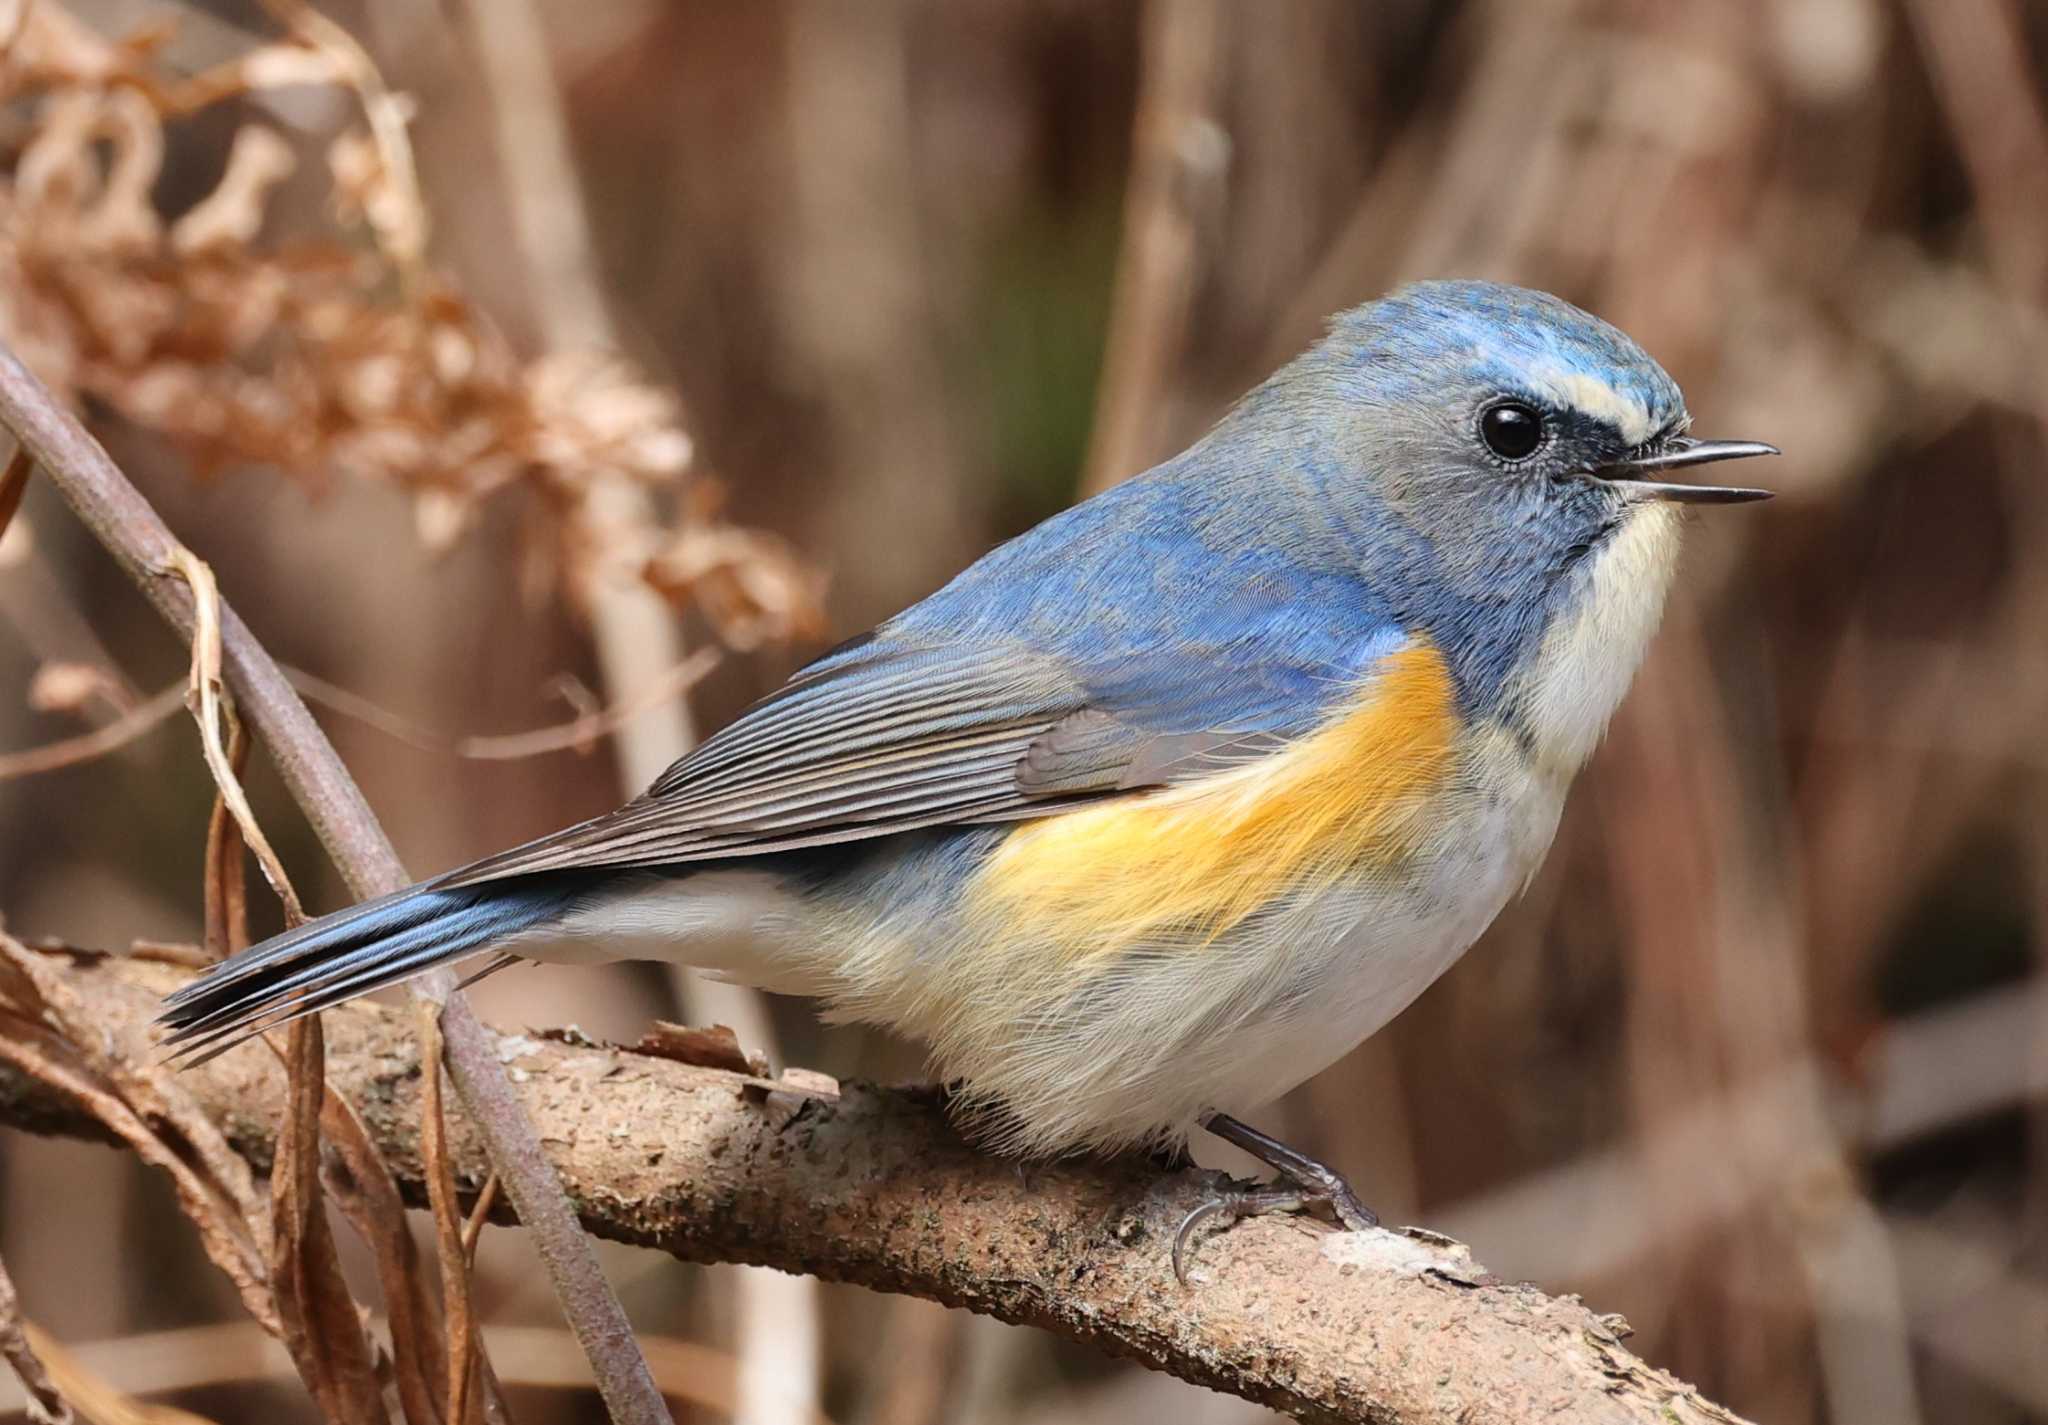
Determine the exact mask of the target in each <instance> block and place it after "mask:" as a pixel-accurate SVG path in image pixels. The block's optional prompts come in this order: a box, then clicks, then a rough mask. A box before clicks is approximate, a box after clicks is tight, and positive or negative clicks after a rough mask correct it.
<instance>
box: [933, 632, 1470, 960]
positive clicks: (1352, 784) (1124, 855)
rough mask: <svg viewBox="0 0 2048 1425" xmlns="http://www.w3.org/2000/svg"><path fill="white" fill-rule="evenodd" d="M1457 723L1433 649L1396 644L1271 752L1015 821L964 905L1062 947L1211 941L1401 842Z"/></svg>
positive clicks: (1416, 819) (1445, 763)
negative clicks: (1334, 709) (1343, 699)
mask: <svg viewBox="0 0 2048 1425" xmlns="http://www.w3.org/2000/svg"><path fill="white" fill-rule="evenodd" d="M1462 725H1463V724H1462V722H1461V720H1460V718H1459V715H1458V710H1457V700H1456V693H1455V690H1454V688H1453V686H1452V683H1451V676H1450V671H1449V669H1448V668H1446V667H1445V665H1444V660H1443V655H1442V654H1441V653H1439V652H1437V650H1436V649H1435V648H1434V647H1432V646H1431V645H1429V644H1427V643H1420V642H1418V643H1415V644H1411V645H1410V646H1408V647H1406V648H1403V649H1401V650H1399V651H1398V652H1395V653H1391V654H1388V655H1387V656H1386V657H1385V658H1383V659H1381V660H1380V662H1379V663H1378V665H1377V666H1376V667H1375V668H1374V670H1373V673H1372V676H1371V678H1370V679H1369V681H1368V682H1367V683H1366V684H1365V685H1364V687H1363V688H1362V689H1361V690H1360V693H1359V696H1358V698H1357V700H1356V701H1355V702H1354V703H1353V704H1352V705H1351V707H1350V708H1349V709H1348V710H1346V711H1344V712H1342V713H1339V714H1338V715H1336V716H1335V717H1333V718H1332V719H1331V720H1330V721H1329V722H1328V723H1326V724H1324V725H1323V726H1322V727H1321V728H1318V729H1317V730H1316V731H1315V732H1313V733H1310V734H1309V735H1308V736H1306V737H1304V738H1302V739H1301V740H1300V741H1298V742H1296V743H1294V744H1293V745H1292V746H1290V747H1289V748H1287V749H1286V750H1285V751H1283V752H1279V753H1275V754H1273V755H1271V756H1268V757H1263V758H1261V759H1259V760H1258V761H1256V762H1253V763H1249V764H1246V765H1244V766H1241V767H1233V768H1231V769H1230V770H1228V771H1225V772H1221V773H1218V774H1217V775H1215V776H1213V777H1207V778H1204V779H1203V780H1201V781H1198V782H1190V783H1188V784H1186V785H1185V786H1179V787H1174V788H1171V789H1169V790H1166V791H1162V792H1156V793H1153V794H1151V795H1148V796H1143V797H1134V798H1130V799H1127V800H1124V801H1118V802H1113V803H1109V804H1107V805H1103V806H1099V807H1091V808H1088V809H1086V810H1082V811H1074V812H1068V813H1065V814H1064V815H1060V816H1055V817H1049V818H1047V819H1046V820H1044V821H1037V822H1031V823H1028V824H1026V825H1024V826H1021V827H1019V828H1018V829H1017V830H1016V831H1014V832H1012V833H1011V834H1010V836H1009V837H1008V838H1007V839H1006V840H1005V841H1004V842H1003V844H1002V846H1001V847H1000V848H999V849H998V850H997V851H996V852H995V853H994V855H993V856H991V857H990V859H989V861H988V863H987V864H986V865H985V866H984V867H983V868H982V869H981V871H980V872H979V873H978V874H977V875H976V878H975V881H974V885H973V887H972V890H971V892H970V901H969V903H970V905H973V906H974V907H975V908H976V909H977V910H978V911H980V912H982V913H983V914H989V915H994V916H999V917H1001V918H1002V919H1003V920H1004V921H1005V922H1008V923H1010V924H1013V925H1017V926H1019V927H1028V928H1029V930H1030V931H1033V932H1036V933H1037V934H1041V935H1045V936H1048V937H1049V938H1051V939H1052V940H1053V941H1054V942H1055V943H1057V944H1059V945H1060V946H1061V947H1062V948H1063V949H1064V950H1065V952H1066V953H1068V954H1069V955H1071V956H1074V957H1077V958H1079V957H1084V956H1089V955H1093V954H1096V953H1113V952H1115V951H1118V950H1122V949H1125V948H1128V947H1130V946H1132V945H1135V944H1138V943H1140V942H1142V941H1144V940H1147V939H1150V938H1153V937H1155V936H1164V935H1166V934H1168V933H1169V932H1170V933H1171V934H1173V935H1177V936H1187V935H1189V934H1190V933H1191V932H1192V934H1193V936H1194V937H1196V938H1198V939H1200V940H1203V941H1208V940H1213V939H1214V938H1215V937H1217V936H1219V935H1222V934H1223V933H1224V932H1225V931H1227V930H1229V929H1230V928H1231V927H1232V926H1234V925H1237V924H1238V923H1239V922H1241V921H1243V920H1244V919H1245V918H1246V917H1247V916H1250V915H1252V914H1253V913H1255V912H1256V911H1258V910H1259V909H1260V908H1261V907H1263V906H1265V905H1268V904H1270V903H1271V902H1273V901H1274V900H1276V899H1278V898H1279V897H1280V896H1282V895H1284V894H1286V893H1287V892H1289V891H1292V890H1296V889H1299V888H1310V887H1313V886H1314V885H1316V884H1317V883H1318V882H1326V881H1331V880H1335V879H1337V878H1339V877H1341V876H1343V875H1345V874H1347V873H1356V872H1358V871H1360V870H1363V869H1369V868H1371V867H1372V866H1375V865H1389V866H1390V865H1393V864H1396V863H1398V862H1399V861H1400V860H1401V859H1403V858H1404V857H1405V856H1407V855H1409V854H1411V853H1412V852H1413V851H1414V850H1415V849H1416V847H1417V846H1418V845H1419V843H1420V842H1421V841H1422V840H1423V839H1424V837H1425V836H1426V834H1427V821H1428V818H1427V816H1426V815H1425V813H1426V811H1427V808H1428V806H1429V803H1430V800H1431V796H1432V794H1433V793H1434V792H1435V791H1436V790H1437V789H1438V788H1439V787H1440V786H1441V785H1442V784H1443V782H1444V780H1445V778H1446V777H1447V776H1448V775H1449V773H1450V769H1451V759H1452V750H1453V746H1454V744H1455V742H1456V740H1457V737H1458V733H1459V731H1460V729H1461V727H1462Z"/></svg>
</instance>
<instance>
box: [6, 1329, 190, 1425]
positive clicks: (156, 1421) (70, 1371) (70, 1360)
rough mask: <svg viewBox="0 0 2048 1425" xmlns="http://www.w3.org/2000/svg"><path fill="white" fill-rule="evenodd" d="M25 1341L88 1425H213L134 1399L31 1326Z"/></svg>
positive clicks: (169, 1407)
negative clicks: (90, 1423) (75, 1405)
mask: <svg viewBox="0 0 2048 1425" xmlns="http://www.w3.org/2000/svg"><path fill="white" fill-rule="evenodd" d="M28 1339H29V1342H30V1344H31V1345H33V1346H34V1347H35V1348H36V1354H37V1355H39V1356H41V1357H42V1358H43V1364H44V1365H45V1366H46V1367H48V1368H49V1372H50V1379H51V1380H53V1381H55V1382H56V1383H57V1389H58V1390H59V1391H61V1392H62V1393H63V1395H64V1398H65V1399H66V1400H69V1401H73V1402H75V1403H76V1404H77V1406H78V1410H79V1413H80V1414H82V1415H83V1416H84V1417H85V1418H86V1419H87V1420H89V1421H91V1422H92V1425H214V1422H213V1421H211V1420H209V1419H207V1417H205V1416H204V1415H195V1414H193V1413H192V1412H191V1411H189V1410H180V1409H179V1408H178V1407H177V1406H175V1405H159V1404H157V1403H155V1402H154V1401H148V1400H137V1399H136V1398H135V1397H134V1396H132V1395H129V1394H128V1393H127V1392H126V1391H123V1390H121V1389H120V1388H118V1387H117V1386H115V1385H113V1384H112V1383H110V1382H108V1381H106V1380H103V1379H101V1378H100V1377H99V1376H96V1375H94V1374H93V1373H92V1372H91V1371H90V1370H89V1369H87V1368H86V1364H85V1362H83V1361H81V1360H79V1359H78V1357H76V1356H74V1355H72V1354H71V1352H69V1351H67V1350H65V1349H64V1346H63V1344H62V1343H61V1342H59V1341H57V1340H56V1339H54V1338H53V1337H52V1336H51V1335H50V1334H49V1333H48V1332H47V1331H44V1330H41V1329H40V1328H38V1327H37V1326H36V1325H34V1324H33V1323H30V1325H29V1327H28Z"/></svg>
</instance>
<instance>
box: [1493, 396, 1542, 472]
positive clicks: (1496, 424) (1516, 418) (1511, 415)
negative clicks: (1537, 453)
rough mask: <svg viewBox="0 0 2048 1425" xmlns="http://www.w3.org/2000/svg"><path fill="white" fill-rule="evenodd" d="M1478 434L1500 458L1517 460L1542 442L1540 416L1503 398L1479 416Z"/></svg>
mask: <svg viewBox="0 0 2048 1425" xmlns="http://www.w3.org/2000/svg"><path fill="white" fill-rule="evenodd" d="M1479 435H1480V438H1481V439H1482V440H1484V441H1485V442H1486V448H1487V449H1488V450H1490V451H1492V452H1493V453H1494V454H1495V455H1498V456H1499V457H1500V458H1501V459H1503V460H1520V459H1521V458H1522V457H1523V456H1525V455H1527V454H1529V452H1530V451H1532V450H1534V449H1535V448H1536V447H1537V446H1539V445H1541V444H1543V417H1542V416H1540V415H1538V414H1537V413H1536V412H1535V411H1533V410H1531V409H1529V407H1527V406H1525V405H1522V404H1521V403H1520V402H1518V401H1504V402H1502V403H1501V404H1500V405H1498V406H1488V407H1487V408H1486V413H1485V414H1484V415H1482V416H1480V418H1479Z"/></svg>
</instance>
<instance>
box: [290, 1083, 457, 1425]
mask: <svg viewBox="0 0 2048 1425" xmlns="http://www.w3.org/2000/svg"><path fill="white" fill-rule="evenodd" d="M320 1131H321V1133H322V1134H323V1135H324V1136H325V1138H326V1140H327V1143H328V1145H329V1146H330V1147H331V1148H333V1149H334V1151H335V1161H334V1162H333V1163H332V1164H331V1165H330V1167H329V1169H328V1172H327V1176H326V1185H327V1190H328V1194H329V1196H330V1197H331V1198H332V1199H333V1200H334V1203H335V1205H336V1206H337V1207H339V1208H340V1209H341V1211H342V1214H343V1215H344V1216H346V1217H347V1218H348V1220H349V1222H350V1223H351V1224H353V1226H354V1227H355V1229H356V1232H357V1234H358V1235H359V1236H361V1237H362V1239H363V1241H364V1242H366V1243H368V1244H369V1246H370V1250H371V1251H372V1252H373V1253H374V1254H375V1256H376V1259H377V1280H378V1282H379V1284H380V1285H381V1286H382V1287H383V1292H384V1309H385V1311H386V1313H388V1315H389V1316H390V1318H391V1350H392V1356H393V1362H392V1365H393V1372H392V1374H393V1377H394V1383H395V1384H396V1386H397V1389H398V1400H399V1406H400V1408H401V1409H402V1410H403V1411H404V1412H405V1418H406V1421H407V1422H408V1425H441V1422H442V1420H443V1419H444V1412H445V1410H446V1408H447V1401H448V1375H447V1370H448V1367H447V1357H446V1348H445V1346H444V1344H443V1343H444V1342H445V1340H446V1339H447V1337H446V1333H447V1323H446V1321H445V1320H444V1319H443V1317H442V1315H441V1305H440V1302H439V1301H438V1300H436V1299H435V1296H434V1293H433V1290H432V1289H431V1288H430V1287H429V1285H428V1282H427V1272H426V1266H425V1264H424V1263H423V1262H422V1261H421V1259H420V1253H419V1248H418V1246H417V1245H416V1244H415V1243H414V1241H413V1235H412V1231H411V1229H410V1228H409V1227H408V1226H407V1224H406V1220H405V1203H404V1202H403V1201H402V1200H401V1199H400V1198H399V1195H398V1183H397V1180H396V1179H395V1178H393V1177H392V1174H391V1168H390V1165H389V1164H387V1163H386V1162H385V1161H384V1155H383V1154H382V1153H380V1152H379V1151H378V1150H377V1145H376V1144H375V1143H374V1142H372V1141H371V1139H370V1135H369V1132H368V1130H367V1129H365V1128H364V1126H363V1121H362V1119H360V1118H359V1117H357V1115H356V1111H355V1108H354V1106H353V1105H352V1104H350V1103H349V1102H348V1100H347V1099H345V1098H343V1097H342V1096H341V1095H340V1094H338V1093H336V1092H335V1091H334V1088H333V1086H332V1085H329V1086H328V1089H327V1096H326V1098H325V1099H324V1100H322V1103H321V1108H320Z"/></svg>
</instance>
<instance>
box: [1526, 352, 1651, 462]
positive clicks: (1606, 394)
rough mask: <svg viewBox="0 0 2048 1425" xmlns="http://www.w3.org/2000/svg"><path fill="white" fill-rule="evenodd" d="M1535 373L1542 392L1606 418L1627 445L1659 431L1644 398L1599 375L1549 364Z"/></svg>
mask: <svg viewBox="0 0 2048 1425" xmlns="http://www.w3.org/2000/svg"><path fill="white" fill-rule="evenodd" d="M1534 376H1535V382H1536V386H1537V388H1538V390H1539V391H1541V392H1542V394H1544V395H1546V396H1548V397H1550V398H1551V399H1552V400H1553V401H1555V402H1556V403H1557V404H1558V405H1560V406H1563V407H1566V408H1568V409H1571V410H1576V411H1584V412H1585V413H1586V414H1587V415H1589V416H1592V417H1594V418H1595V419H1598V420H1603V421H1607V422H1608V423H1610V424H1611V425H1613V427H1614V428H1615V430H1617V431H1619V432H1620V433H1621V439H1622V442H1623V443H1624V444H1626V445H1641V444H1642V443H1643V442H1644V441H1646V440H1648V439H1649V438H1650V437H1651V436H1653V435H1655V434H1656V433H1657V423H1656V422H1655V421H1654V420H1652V419H1651V418H1650V413H1649V412H1648V411H1647V410H1645V409H1644V408H1643V404H1642V402H1640V401H1638V400H1636V399H1635V398H1634V397H1632V396H1627V395H1623V394H1622V393H1621V392H1620V391H1617V390H1615V389H1614V388H1613V387H1612V386H1610V385H1608V384H1607V383H1606V382H1605V381H1602V380H1601V379H1600V378H1599V377H1597V376H1590V375H1588V374H1587V373H1585V372H1583V371H1569V370H1566V369H1565V368H1563V367H1549V368H1546V369H1544V370H1541V371H1538V372H1535V373H1534Z"/></svg>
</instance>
